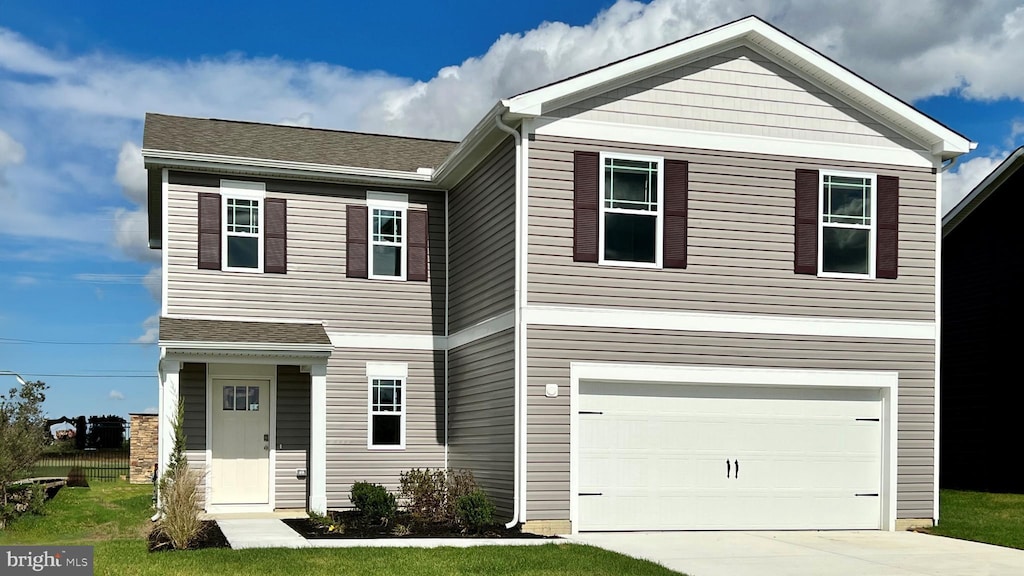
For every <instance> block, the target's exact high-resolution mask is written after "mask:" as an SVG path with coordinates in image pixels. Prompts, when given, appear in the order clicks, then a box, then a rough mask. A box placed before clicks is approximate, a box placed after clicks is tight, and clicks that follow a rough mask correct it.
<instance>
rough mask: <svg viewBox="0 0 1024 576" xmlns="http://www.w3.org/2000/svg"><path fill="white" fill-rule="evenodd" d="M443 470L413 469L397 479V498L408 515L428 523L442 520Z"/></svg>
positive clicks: (444, 478)
mask: <svg viewBox="0 0 1024 576" xmlns="http://www.w3.org/2000/svg"><path fill="white" fill-rule="evenodd" d="M445 480H446V475H445V471H444V470H434V471H431V470H430V469H429V468H427V469H425V470H420V469H419V468H413V469H412V470H409V471H408V472H403V473H402V474H401V476H400V477H399V486H400V488H399V492H398V494H399V496H400V497H401V499H402V501H403V502H404V503H405V508H406V510H408V512H409V513H410V514H412V515H413V516H415V517H417V518H419V519H421V520H430V521H439V520H443V517H444V500H445V492H446V489H445V488H446V487H445V483H446V482H445Z"/></svg>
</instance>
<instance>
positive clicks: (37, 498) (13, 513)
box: [0, 484, 46, 529]
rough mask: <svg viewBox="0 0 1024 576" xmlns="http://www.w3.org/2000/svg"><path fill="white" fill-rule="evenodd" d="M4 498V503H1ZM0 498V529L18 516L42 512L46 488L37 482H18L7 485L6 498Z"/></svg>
mask: <svg viewBox="0 0 1024 576" xmlns="http://www.w3.org/2000/svg"><path fill="white" fill-rule="evenodd" d="M3 500H6V504H4V503H3ZM3 500H0V529H3V528H4V527H6V526H7V525H8V524H10V523H11V522H13V521H14V520H15V519H17V518H18V517H19V516H24V515H25V514H34V515H37V516H41V515H42V514H43V504H44V503H45V502H46V489H45V488H43V487H42V486H40V485H38V484H19V485H16V486H8V487H7V498H5V499H3Z"/></svg>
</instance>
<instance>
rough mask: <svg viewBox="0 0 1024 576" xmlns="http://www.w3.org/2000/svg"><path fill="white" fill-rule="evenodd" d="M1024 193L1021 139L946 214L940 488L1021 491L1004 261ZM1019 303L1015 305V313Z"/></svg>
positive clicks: (1016, 299) (1010, 304) (1016, 291)
mask: <svg viewBox="0 0 1024 576" xmlns="http://www.w3.org/2000/svg"><path fill="white" fill-rule="evenodd" d="M1022 193H1024V147H1021V148H1018V149H1017V150H1016V151H1014V152H1013V154H1011V155H1010V156H1009V158H1007V159H1006V160H1005V161H1003V163H1002V164H1000V165H999V166H998V167H997V168H996V169H995V170H994V171H993V172H992V173H991V174H989V175H988V176H987V177H986V178H985V179H984V180H983V181H982V182H981V184H979V185H978V186H977V187H976V188H974V190H972V191H971V193H970V194H968V195H967V196H966V197H965V198H964V199H963V200H962V201H960V203H959V204H957V205H956V206H955V207H954V208H953V209H952V210H950V211H949V213H948V214H946V216H945V217H944V218H943V219H942V339H941V342H942V366H941V376H942V402H941V403H940V409H939V411H940V413H941V418H940V420H939V421H940V423H941V424H940V432H941V437H942V444H941V446H942V449H941V451H940V455H941V460H942V474H941V478H940V480H941V485H942V487H943V488H960V489H967V490H984V491H995V492H1015V493H1024V478H1022V477H1021V476H1019V475H1017V474H1013V473H1009V472H1008V470H1009V469H1008V468H1007V467H1006V462H1007V461H1008V460H1010V459H1012V458H1013V455H1014V454H1017V453H1018V452H1019V451H1020V433H1021V428H1020V406H1021V405H1022V404H1024V389H1022V388H1021V386H1019V385H1018V384H1014V383H1013V382H1015V381H1016V380H1015V379H1016V378H1019V376H1016V377H1015V376H1013V374H1015V373H1017V367H1016V361H1015V360H1014V358H1016V354H1017V352H1018V349H1017V344H1015V343H1016V342H1017V339H1016V338H1015V337H1012V336H1010V335H1009V334H1010V333H1011V332H1010V331H1011V330H1012V329H1013V328H1012V324H1011V323H1012V322H1013V318H1019V317H1020V310H1021V301H1020V293H1021V289H1020V283H1019V282H1018V281H1017V280H1016V279H1015V278H1016V277H1015V276H1013V275H1012V274H1007V273H1006V269H1005V268H1004V267H1005V265H1006V262H1007V258H1008V257H1009V258H1011V259H1012V258H1014V257H1015V256H1016V255H1017V254H1016V250H1015V249H1014V248H1013V247H1014V246H1017V247H1019V246H1020V245H1021V241H1020V236H1018V235H1017V233H1016V232H1015V231H1014V227H1015V226H1016V225H1017V217H1016V215H1017V214H1018V213H1019V212H1020V208H1021V194H1022ZM1014 310H1016V311H1017V312H1014Z"/></svg>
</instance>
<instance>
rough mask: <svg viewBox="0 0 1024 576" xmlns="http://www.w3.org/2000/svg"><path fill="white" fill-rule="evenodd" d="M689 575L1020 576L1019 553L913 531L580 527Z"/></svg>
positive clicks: (583, 538)
mask: <svg viewBox="0 0 1024 576" xmlns="http://www.w3.org/2000/svg"><path fill="white" fill-rule="evenodd" d="M573 539H574V540H575V541H577V542H581V543H583V544H591V545H594V546H600V547H601V548H606V549H608V550H613V551H615V552H620V553H622V554H627V555H629V556H634V557H636V558H645V559H647V560H653V561H655V562H658V563H659V564H662V565H664V566H667V567H668V568H671V569H672V570H676V571H679V572H683V573H685V574H688V575H689V576H812V575H813V576H823V575H827V576H923V575H927V576H953V575H963V576H982V575H987V576H1002V575H1006V576H1020V575H1024V551H1021V550H1014V549H1010V548H1000V547H998V546H989V545H988V544H978V543H977V542H966V541H962V540H954V539H951V538H942V537H939V536H929V535H927V534H918V533H916V532H873V531H828V532H619V533H611V532H605V533H585V534H581V535H579V536H575V537H573Z"/></svg>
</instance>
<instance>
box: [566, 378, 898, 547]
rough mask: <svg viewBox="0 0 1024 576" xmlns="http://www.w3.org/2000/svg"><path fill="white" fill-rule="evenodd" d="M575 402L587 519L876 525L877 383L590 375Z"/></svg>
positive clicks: (621, 523) (617, 523) (587, 525)
mask: <svg viewBox="0 0 1024 576" xmlns="http://www.w3.org/2000/svg"><path fill="white" fill-rule="evenodd" d="M579 406H580V415H579V420H578V428H577V430H578V434H579V440H578V442H579V448H578V449H579V460H578V462H579V466H580V470H579V474H578V479H579V483H578V484H579V491H580V494H581V496H579V500H578V502H579V513H580V517H579V522H580V526H581V529H583V530H658V529H663V530H671V529H716V528H717V529H758V528H763V529H783V528H820V529H828V528H878V527H879V522H880V513H881V503H880V497H879V496H878V495H877V494H878V493H879V492H880V486H881V440H882V436H881V412H882V406H881V394H880V392H879V391H878V390H864V389H817V388H795V387H794V388H751V387H746V388H744V387H739V386H701V385H686V384H642V383H622V382H618V383H609V382H584V383H581V387H580V396H579ZM727 460H728V464H727ZM737 463H738V464H739V475H738V476H737V475H736V465H737ZM857 494H865V495H873V496H857Z"/></svg>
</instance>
